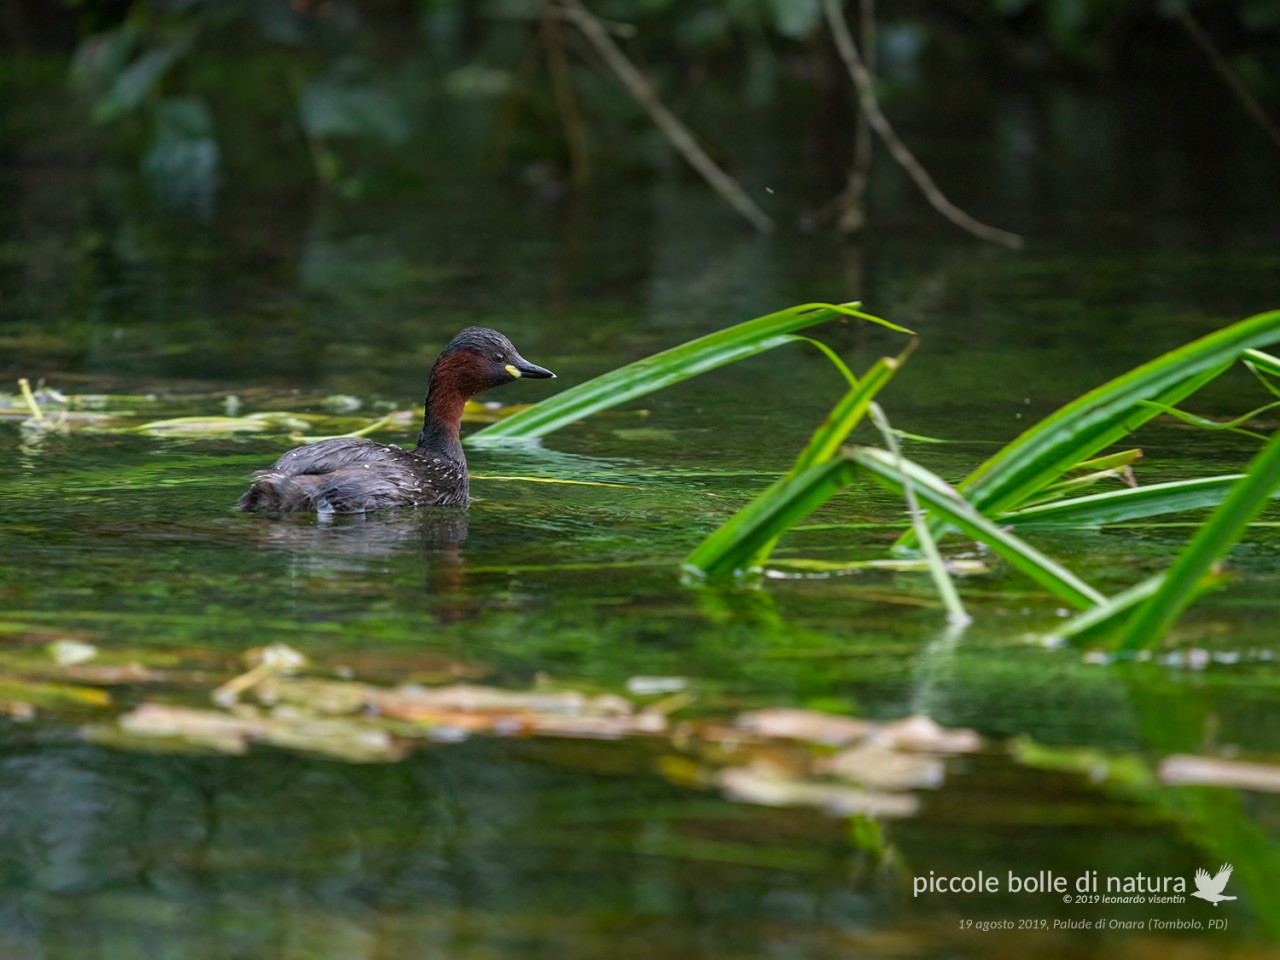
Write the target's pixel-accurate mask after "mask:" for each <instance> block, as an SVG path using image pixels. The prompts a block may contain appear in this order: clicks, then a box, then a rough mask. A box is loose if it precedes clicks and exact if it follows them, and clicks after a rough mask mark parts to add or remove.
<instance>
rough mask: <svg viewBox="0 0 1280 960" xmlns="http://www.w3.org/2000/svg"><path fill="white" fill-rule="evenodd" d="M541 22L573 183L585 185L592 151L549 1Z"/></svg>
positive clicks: (546, 3) (589, 176) (545, 3)
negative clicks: (588, 145) (588, 143)
mask: <svg viewBox="0 0 1280 960" xmlns="http://www.w3.org/2000/svg"><path fill="white" fill-rule="evenodd" d="M541 22H542V46H543V49H544V50H546V53H547V68H548V70H549V71H550V72H551V88H552V90H553V91H554V92H555V98H556V112H557V113H559V114H560V123H561V126H562V127H563V128H564V142H565V147H566V149H567V150H568V151H569V169H570V171H571V172H572V175H573V182H574V183H575V184H577V185H578V186H582V185H583V184H585V183H586V182H587V181H588V180H590V179H591V151H590V150H589V149H588V148H587V135H586V128H585V126H584V125H583V123H582V113H581V111H580V110H578V98H577V97H576V96H574V92H573V76H572V73H571V71H570V69H569V58H568V56H567V55H566V54H565V50H564V37H563V36H562V35H561V33H560V18H559V17H557V16H556V15H555V11H554V10H553V9H552V6H551V2H550V0H543V4H542V17H541Z"/></svg>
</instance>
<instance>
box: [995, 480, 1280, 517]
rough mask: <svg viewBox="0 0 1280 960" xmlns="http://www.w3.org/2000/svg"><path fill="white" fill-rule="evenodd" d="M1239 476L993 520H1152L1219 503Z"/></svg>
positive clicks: (1118, 493)
mask: <svg viewBox="0 0 1280 960" xmlns="http://www.w3.org/2000/svg"><path fill="white" fill-rule="evenodd" d="M1243 476H1244V474H1242V473H1231V474H1227V475H1226V476H1221V477H1202V478H1200V479H1197V480H1175V481H1173V482H1171V483H1153V484H1151V485H1150V486H1147V487H1134V488H1132V489H1125V490H1115V491H1112V492H1110V493H1095V494H1092V495H1091V496H1088V497H1076V498H1074V499H1072V500H1058V501H1056V502H1054V503H1046V504H1042V505H1040V506H1035V507H1025V508H1024V509H1022V510H1014V511H1013V512H1011V513H1002V514H1000V516H999V517H998V518H997V519H999V521H1000V522H1001V523H1004V524H1011V525H1013V526H1030V525H1031V524H1064V525H1070V526H1080V527H1092V526H1100V525H1102V524H1107V523H1123V522H1124V521H1126V520H1138V519H1141V518H1143V517H1155V516H1159V515H1160V514H1162V513H1181V512H1182V511H1184V510H1201V509H1204V508H1205V507H1216V506H1217V505H1218V504H1219V503H1221V502H1222V500H1223V498H1224V497H1226V495H1227V493H1228V492H1229V491H1230V490H1231V486H1232V484H1234V483H1236V482H1237V481H1238V480H1240V479H1241V478H1242V477H1243ZM1271 495H1272V496H1273V497H1276V496H1280V490H1274V491H1272V493H1271Z"/></svg>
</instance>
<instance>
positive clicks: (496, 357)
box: [493, 353, 507, 363]
mask: <svg viewBox="0 0 1280 960" xmlns="http://www.w3.org/2000/svg"><path fill="white" fill-rule="evenodd" d="M506 359H507V358H506V357H505V356H503V355H502V354H500V353H495V354H494V355H493V362H494V363H502V362H503V361H505V360H506Z"/></svg>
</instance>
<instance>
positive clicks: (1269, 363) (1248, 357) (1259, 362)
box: [1242, 350, 1280, 377]
mask: <svg viewBox="0 0 1280 960" xmlns="http://www.w3.org/2000/svg"><path fill="white" fill-rule="evenodd" d="M1242 356H1243V359H1244V361H1245V363H1248V364H1250V365H1251V366H1254V367H1257V368H1258V369H1259V370H1264V371H1266V372H1267V373H1269V374H1271V375H1272V376H1273V377H1280V357H1273V356H1272V355H1271V354H1269V353H1263V352H1262V351H1261V350H1246V351H1245V352H1244V354H1243V355H1242Z"/></svg>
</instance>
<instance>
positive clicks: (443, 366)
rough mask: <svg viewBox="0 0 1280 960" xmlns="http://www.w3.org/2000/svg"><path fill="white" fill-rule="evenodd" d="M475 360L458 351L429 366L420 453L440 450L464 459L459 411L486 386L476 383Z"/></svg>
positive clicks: (419, 436) (419, 445) (471, 356)
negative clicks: (429, 372)
mask: <svg viewBox="0 0 1280 960" xmlns="http://www.w3.org/2000/svg"><path fill="white" fill-rule="evenodd" d="M477 359H478V358H477V357H475V356H474V355H473V354H470V353H466V352H462V351H459V352H457V353H449V354H446V355H445V356H443V357H441V358H440V359H439V360H437V361H436V363H435V366H434V367H432V368H431V377H430V379H429V380H428V382H427V399H426V405H425V406H426V409H425V410H424V411H423V414H422V432H421V433H419V434H418V447H417V449H418V451H419V452H423V451H426V452H428V453H443V454H446V455H447V456H449V457H451V458H452V459H454V460H463V461H464V462H465V458H464V457H463V455H462V439H461V436H460V430H461V427H462V410H463V408H464V407H465V406H466V405H467V401H468V400H469V399H470V398H471V397H473V396H475V395H476V394H477V393H479V392H480V391H481V390H483V389H484V387H485V384H482V383H480V382H478V377H477V373H478V371H477V370H476V367H477V366H478V364H477V363H476V361H477Z"/></svg>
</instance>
